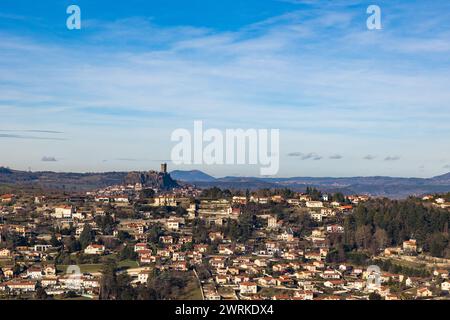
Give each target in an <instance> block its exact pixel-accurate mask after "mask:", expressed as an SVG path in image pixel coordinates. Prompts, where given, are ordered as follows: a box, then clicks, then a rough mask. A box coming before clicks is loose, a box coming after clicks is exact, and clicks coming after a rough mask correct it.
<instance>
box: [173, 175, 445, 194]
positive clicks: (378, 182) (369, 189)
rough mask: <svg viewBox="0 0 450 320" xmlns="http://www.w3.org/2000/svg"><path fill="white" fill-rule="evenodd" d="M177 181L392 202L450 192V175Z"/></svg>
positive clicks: (187, 177) (182, 178)
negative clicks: (317, 191) (309, 190)
mask: <svg viewBox="0 0 450 320" xmlns="http://www.w3.org/2000/svg"><path fill="white" fill-rule="evenodd" d="M173 173H174V172H172V174H173ZM174 178H175V175H174ZM175 179H177V180H180V181H185V182H188V183H191V184H195V185H197V186H199V187H212V186H217V187H221V188H230V189H246V188H248V189H260V188H290V189H292V190H295V191H304V190H305V188H306V187H307V186H315V187H317V188H318V189H320V190H323V191H325V192H337V191H339V192H343V193H345V194H353V193H360V194H370V195H373V196H385V197H390V198H405V197H408V196H409V195H422V194H425V193H439V192H449V191H450V173H447V174H444V175H441V176H437V177H433V178H397V177H383V176H374V177H349V178H334V177H324V178H315V177H292V178H256V177H223V178H214V177H212V176H210V175H207V174H206V173H203V172H201V171H198V170H195V171H176V178H175Z"/></svg>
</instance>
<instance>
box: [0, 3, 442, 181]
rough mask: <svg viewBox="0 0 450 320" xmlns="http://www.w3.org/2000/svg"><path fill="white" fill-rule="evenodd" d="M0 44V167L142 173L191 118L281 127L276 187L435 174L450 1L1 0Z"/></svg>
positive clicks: (223, 171)
mask: <svg viewBox="0 0 450 320" xmlns="http://www.w3.org/2000/svg"><path fill="white" fill-rule="evenodd" d="M238 2H239V3H238ZM70 4H77V5H79V6H80V8H81V15H82V29H81V30H72V31H71V30H68V29H67V28H66V18H67V16H68V15H67V14H66V8H67V6H68V5H70ZM370 4H376V5H378V6H380V8H381V13H382V26H383V29H382V30H368V29H367V28H366V19H367V17H368V15H367V13H366V9H367V7H368V6H369V5H370ZM0 40H1V41H0V111H1V117H0V165H6V166H10V167H12V168H17V169H28V168H29V167H31V169H33V170H55V171H109V170H145V169H152V168H157V167H158V163H159V162H160V161H162V160H168V159H169V157H170V151H171V148H172V147H173V143H172V142H171V141H170V134H171V132H172V131H173V130H175V129H177V128H187V129H192V126H193V121H194V120H203V121H204V124H205V126H206V127H211V128H220V129H225V128H267V129H270V128H278V129H280V135H281V159H280V165H281V169H280V172H279V176H305V175H307V176H355V175H358V176H359V175H361V176H367V175H392V176H417V177H429V176H433V175H438V174H442V173H445V172H448V171H450V148H449V147H448V140H449V139H448V138H449V136H450V90H449V86H450V1H446V0H443V1H433V2H430V1H426V0H418V1H395V0H390V1H376V0H375V1H360V0H347V1H339V0H333V1H312V0H284V1H281V0H280V1H276V0H259V1H256V0H248V1H206V0H202V1H201V0H196V1H186V0H185V1H171V0H157V1H156V0H152V1H137V0H128V1H121V0H119V1H79V0H73V1H50V0H48V1H35V2H31V1H23V0H2V2H1V4H0ZM169 166H170V167H171V168H172V169H191V168H195V169H202V170H204V171H206V172H208V173H210V174H213V175H216V176H224V175H258V172H259V167H257V166H205V167H194V166H192V167H185V166H180V167H174V166H173V165H171V164H170V163H169Z"/></svg>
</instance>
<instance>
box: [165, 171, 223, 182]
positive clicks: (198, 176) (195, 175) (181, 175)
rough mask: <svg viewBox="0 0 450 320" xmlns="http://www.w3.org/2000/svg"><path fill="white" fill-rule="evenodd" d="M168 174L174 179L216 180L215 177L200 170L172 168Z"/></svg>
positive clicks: (190, 180)
mask: <svg viewBox="0 0 450 320" xmlns="http://www.w3.org/2000/svg"><path fill="white" fill-rule="evenodd" d="M170 175H171V176H172V177H173V178H174V179H175V180H180V181H189V182H195V181H198V182H211V181H214V180H216V178H214V177H212V176H210V175H209V174H206V173H204V172H202V171H200V170H190V171H182V170H174V171H172V172H170Z"/></svg>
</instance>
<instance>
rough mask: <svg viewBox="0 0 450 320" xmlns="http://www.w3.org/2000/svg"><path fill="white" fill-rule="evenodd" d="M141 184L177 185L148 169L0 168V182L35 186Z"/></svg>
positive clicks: (80, 188) (65, 187) (80, 187)
mask: <svg viewBox="0 0 450 320" xmlns="http://www.w3.org/2000/svg"><path fill="white" fill-rule="evenodd" d="M137 182H140V183H143V184H144V185H146V186H149V187H158V188H161V189H170V188H174V187H177V186H178V184H177V182H176V181H174V180H172V178H171V177H170V175H169V174H163V173H157V172H155V171H149V172H100V173H98V172H97V173H66V172H51V171H39V172H28V171H19V170H11V169H9V168H3V167H0V185H35V186H39V187H42V188H48V189H56V190H67V191H88V190H92V189H97V188H103V187H106V186H111V185H116V184H122V183H137Z"/></svg>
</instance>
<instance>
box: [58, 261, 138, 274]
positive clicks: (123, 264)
mask: <svg viewBox="0 0 450 320" xmlns="http://www.w3.org/2000/svg"><path fill="white" fill-rule="evenodd" d="M78 266H79V267H80V270H81V272H82V273H85V272H86V273H95V272H101V270H102V268H103V264H101V263H95V264H80V265H78ZM67 267H68V265H58V266H57V267H56V269H57V272H58V273H65V272H66V270H67ZM117 267H118V268H121V269H129V268H137V267H139V264H138V262H137V261H134V260H124V261H119V262H118V263H117Z"/></svg>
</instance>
